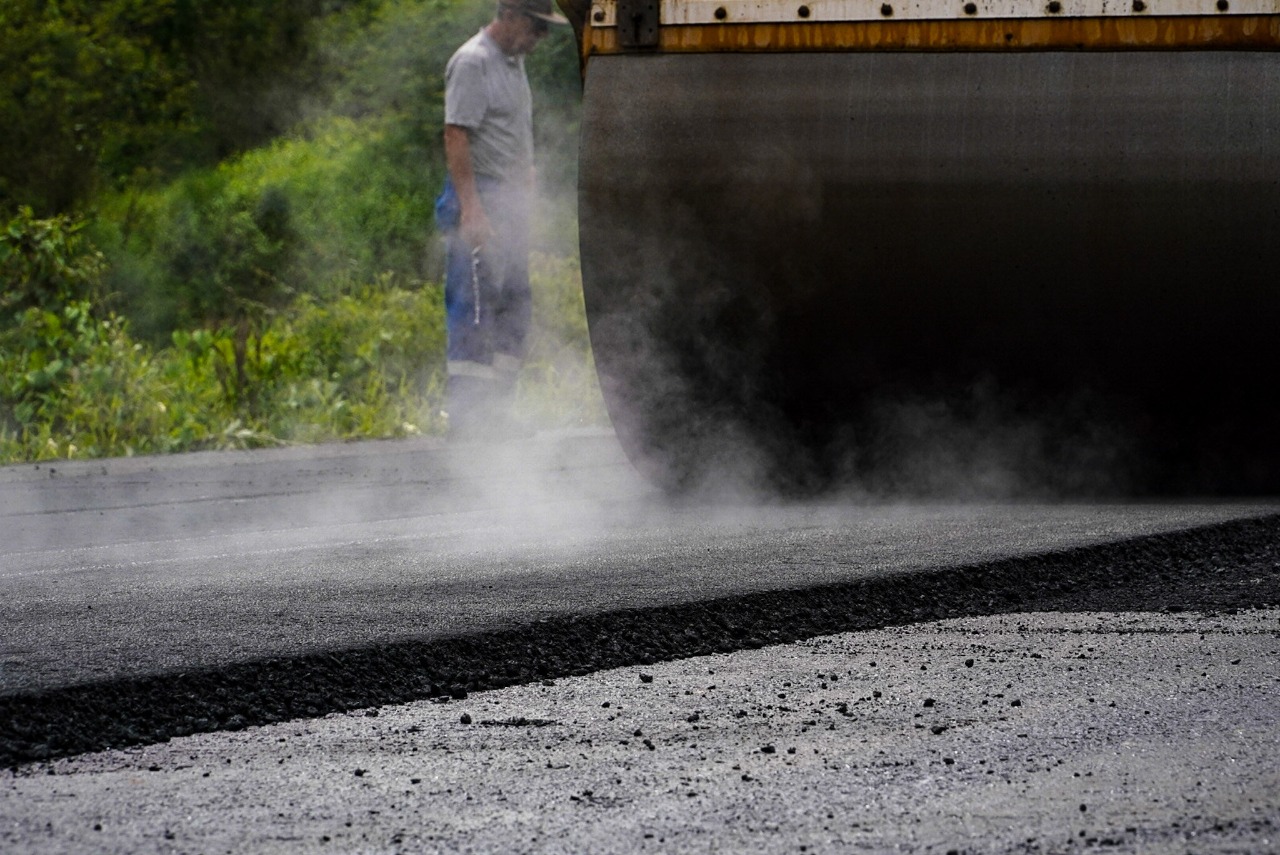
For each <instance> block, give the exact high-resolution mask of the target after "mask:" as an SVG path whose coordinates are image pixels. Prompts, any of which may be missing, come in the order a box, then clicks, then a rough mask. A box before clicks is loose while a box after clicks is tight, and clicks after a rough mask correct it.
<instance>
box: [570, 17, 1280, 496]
mask: <svg viewBox="0 0 1280 855" xmlns="http://www.w3.org/2000/svg"><path fill="white" fill-rule="evenodd" d="M560 5H561V7H562V8H563V9H564V11H565V12H566V13H567V15H568V16H569V17H570V19H571V20H572V22H573V23H574V25H575V31H576V33H577V35H578V38H579V43H580V45H581V51H582V54H581V55H582V65H583V78H584V102H583V104H584V106H583V110H584V112H583V120H582V136H581V171H580V186H579V208H580V235H581V246H582V266H583V282H584V289H585V296H586V305H587V313H588V320H589V325H590V333H591V341H592V345H593V349H594V353H595V359H596V363H597V369H598V372H599V375H600V380H601V387H602V390H603V392H604V395H605V399H606V403H607V405H608V408H609V412H610V415H611V418H612V420H613V422H614V426H615V428H616V429H617V432H618V435H619V437H620V439H621V441H622V443H623V445H624V447H625V449H626V450H627V453H628V454H629V455H630V456H631V458H632V460H633V461H634V462H635V464H636V465H637V467H638V468H640V469H641V470H642V471H643V472H645V473H646V474H647V475H648V476H649V477H651V478H652V479H653V480H654V481H655V482H657V483H659V484H661V485H662V486H663V487H664V488H667V489H670V490H674V491H679V490H689V489H697V488H699V487H700V486H705V485H707V484H715V483H719V482H721V481H724V480H726V479H728V480H730V481H733V480H735V479H736V480H744V479H745V481H747V482H750V483H752V484H755V485H761V486H769V487H779V488H782V489H786V490H801V491H809V490H815V489H816V490H821V489H829V488H831V487H832V486H848V485H862V486H864V487H866V488H868V489H872V490H876V489H905V490H908V491H910V490H922V491H925V492H929V491H933V490H947V491H950V490H956V489H959V490H962V491H977V492H981V491H983V490H985V489H996V490H1012V491H1013V492H1019V491H1032V492H1034V491H1037V490H1049V491H1066V492H1068V493H1070V492H1075V491H1083V492H1098V491H1101V492H1108V491H1118V492H1128V491H1140V492H1155V493H1188V492H1192V493H1195V492H1207V493H1222V492H1252V493H1260V492H1273V491H1276V490H1277V489H1280V442H1278V441H1277V437H1280V387H1278V384H1277V369H1280V51H1278V50H1277V49H1278V48H1280V0H808V2H806V1H805V0H786V2H782V0H590V2H587V0H561V3H560ZM993 473H994V474H993Z"/></svg>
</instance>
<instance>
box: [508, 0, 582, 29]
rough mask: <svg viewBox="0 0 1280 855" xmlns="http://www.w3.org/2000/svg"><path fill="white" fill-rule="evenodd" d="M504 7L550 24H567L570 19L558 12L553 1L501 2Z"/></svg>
mask: <svg viewBox="0 0 1280 855" xmlns="http://www.w3.org/2000/svg"><path fill="white" fill-rule="evenodd" d="M501 2H502V5H503V6H504V7H505V8H507V9H512V10H514V11H516V12H520V13H521V14H524V15H528V16H529V17H530V18H536V19H538V20H539V21H546V22H547V23H548V24H567V23H569V19H568V18H566V17H564V16H563V15H561V14H560V13H558V12H556V11H555V9H554V8H553V7H552V5H551V0H501Z"/></svg>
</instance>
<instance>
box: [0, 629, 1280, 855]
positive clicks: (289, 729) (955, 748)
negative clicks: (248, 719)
mask: <svg viewBox="0 0 1280 855" xmlns="http://www.w3.org/2000/svg"><path fill="white" fill-rule="evenodd" d="M459 694H461V693H459ZM1278 705H1280V609H1276V608H1228V609H1223V610H1212V609H1206V610H1188V611H1173V612H1169V611H1164V612H1153V611H1122V610H1121V611H1116V610H1106V611H1075V612H1051V611H1014V612H1009V613H1005V614H992V615H980V616H972V617H960V618H952V619H945V620H937V621H924V622H913V623H909V624H905V625H900V626H891V627H884V628H879V629H871V630H866V631H860V632H849V633H842V634H835V635H826V636H820V637H816V638H811V639H806V640H801V641H795V642H790V643H785V644H777V645H769V646H765V647H762V648H760V649H756V650H744V651H738V652H734V653H714V654H709V655H701V656H693V657H687V658H681V659H678V660H674V661H668V662H660V663H652V664H649V665H645V666H627V667H622V668H615V669H610V670H605V671H600V672H596V673H592V674H588V675H582V676H571V677H562V678H557V679H546V680H541V681H536V682H531V683H526V684H523V685H518V686H512V687H508V688H502V689H496V690H491V691H479V692H473V693H468V694H467V695H466V696H465V697H459V698H449V697H441V698H437V699H432V700H422V701H416V702H412V703H407V704H399V705H391V706H382V707H373V708H368V709H359V710H351V711H347V712H342V713H331V714H329V715H327V716H324V717H322V718H316V719H311V720H299V721H291V722H284V723H279V724H272V725H268V726H263V727H249V728H246V729H243V730H240V731H237V732H229V733H210V734H198V735H193V736H187V737H181V738H175V739H173V740H171V741H169V742H167V743H164V744H155V745H148V746H145V747H135V748H127V749H117V750H110V751H105V752H100V753H91V754H84V755H81V756H78V757H73V758H66V759H59V760H54V761H50V762H40V763H32V764H25V765H21V766H19V767H17V768H16V769H10V770H6V771H3V772H0V851H5V852H13V853H27V852H137V853H152V852H154V853H176V852H200V853H214V852H250V851H252V852H282V853H283V852H308V853H309V852H316V853H321V852H459V853H461V852H476V853H481V852H555V853H580V852H594V853H631V852H711V851H722V852H765V853H774V852H778V853H781V852H792V853H796V852H807V853H812V852H831V853H837V852H931V853H940V855H942V853H953V852H954V853H1001V852H1008V853H1042V852H1092V851H1098V852H1116V853H1184V852H1185V853H1191V852H1194V853H1266V852H1276V851H1280V725H1277V723H1276V719H1275V714H1274V711H1275V709H1277V706H1278Z"/></svg>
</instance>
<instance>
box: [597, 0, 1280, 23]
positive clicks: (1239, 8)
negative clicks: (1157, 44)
mask: <svg viewBox="0 0 1280 855" xmlns="http://www.w3.org/2000/svg"><path fill="white" fill-rule="evenodd" d="M634 2H635V0H594V2H593V3H592V6H591V12H592V21H593V22H594V23H595V24H596V25H597V26H601V27H610V26H614V25H615V23H616V22H617V21H618V20H619V8H620V6H621V4H634ZM648 2H652V3H654V4H655V5H657V6H659V7H660V17H661V20H662V22H663V23H664V24H667V25H672V26H678V25H684V24H733V23H775V24H776V23H794V22H811V23H817V22H823V21H877V20H882V19H884V18H893V19H896V20H907V21H921V20H948V19H965V18H974V17H976V18H1004V19H1017V18H1058V17H1061V18H1103V17H1133V16H1139V17H1141V16H1144V15H1145V16H1149V17H1166V16H1171V15H1172V16H1182V15H1195V16H1218V15H1275V14H1280V3H1277V0H746V2H744V0H648ZM655 14H659V13H658V12H657V11H655Z"/></svg>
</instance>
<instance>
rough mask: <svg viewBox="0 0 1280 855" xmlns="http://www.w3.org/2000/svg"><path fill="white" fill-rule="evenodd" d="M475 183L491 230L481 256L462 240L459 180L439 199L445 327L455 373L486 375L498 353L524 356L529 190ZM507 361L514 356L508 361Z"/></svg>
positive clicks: (528, 303)
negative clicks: (443, 266) (443, 250)
mask: <svg viewBox="0 0 1280 855" xmlns="http://www.w3.org/2000/svg"><path fill="white" fill-rule="evenodd" d="M476 189H477V191H478V192H479V194H480V202H481V204H483V205H484V211H485V215H486V216H487V217H488V218H489V223H490V225H492V226H493V232H494V233H493V234H492V235H491V236H490V237H489V239H488V241H486V242H485V245H484V247H483V248H482V249H481V250H480V252H479V253H478V254H477V255H476V256H473V255H472V247H471V246H470V245H469V244H468V243H467V242H466V241H465V240H463V238H462V235H461V234H460V233H459V230H458V225H459V220H460V216H461V211H460V207H459V204H458V197H457V193H456V191H455V190H454V187H453V182H452V181H449V180H446V181H445V186H444V192H443V193H441V194H440V198H439V199H437V200H436V220H437V222H438V224H439V226H440V229H441V231H443V232H444V235H445V284H444V304H445V327H446V330H447V331H448V338H449V344H448V352H447V358H448V361H449V373H450V374H455V373H466V374H472V375H473V376H474V375H479V376H483V374H484V369H485V368H488V369H489V370H492V368H493V365H494V361H495V357H498V360H499V361H500V362H506V361H507V360H506V359H504V358H510V359H514V360H517V361H519V360H522V359H523V358H524V353H525V339H526V338H527V337H528V334H529V326H530V323H531V321H532V315H533V310H532V300H531V298H530V293H529V209H530V203H531V194H530V192H529V190H528V189H527V188H524V187H520V188H513V187H512V186H511V185H509V184H503V183H500V182H497V181H493V180H490V179H485V178H482V177H477V179H476ZM508 364H509V362H508Z"/></svg>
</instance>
